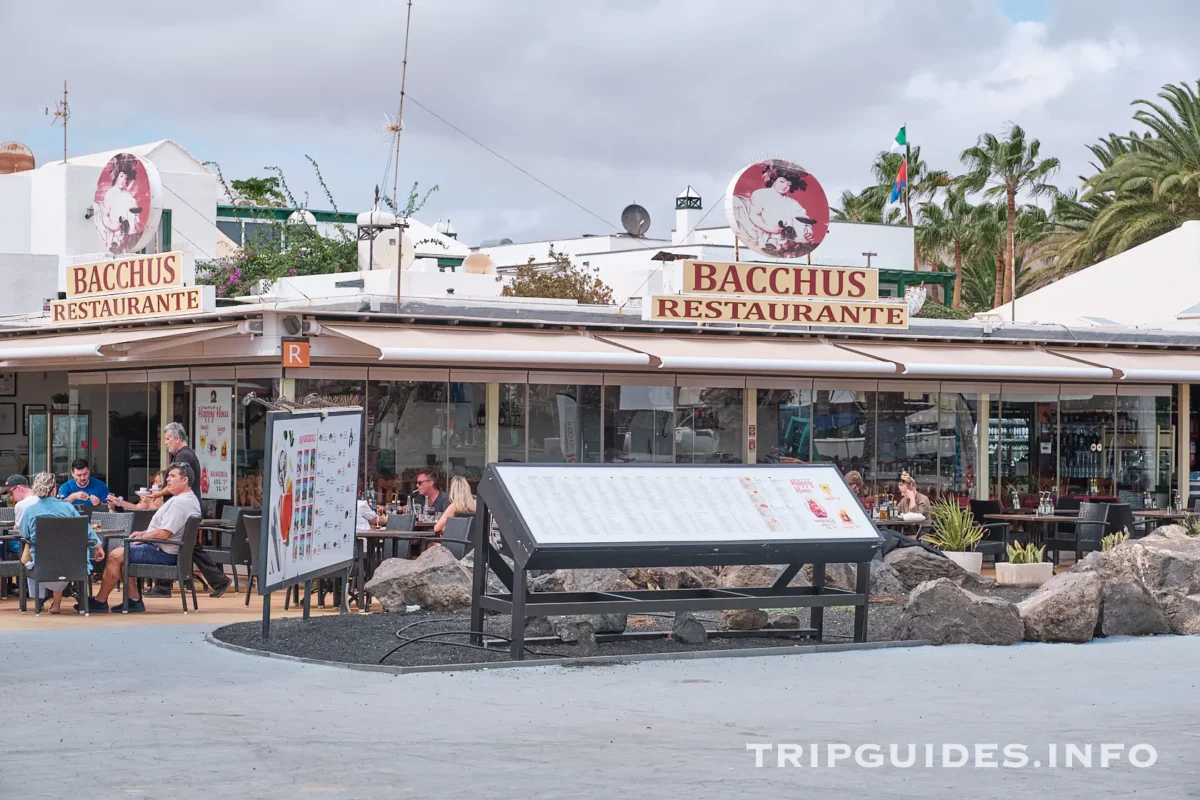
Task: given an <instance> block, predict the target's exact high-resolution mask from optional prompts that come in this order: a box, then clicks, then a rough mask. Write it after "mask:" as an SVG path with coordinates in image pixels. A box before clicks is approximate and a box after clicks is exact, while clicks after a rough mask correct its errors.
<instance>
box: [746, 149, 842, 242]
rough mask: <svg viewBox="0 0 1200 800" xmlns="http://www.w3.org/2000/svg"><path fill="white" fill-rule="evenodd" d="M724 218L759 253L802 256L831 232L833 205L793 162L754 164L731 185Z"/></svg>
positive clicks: (819, 186) (804, 170)
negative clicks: (831, 206)
mask: <svg viewBox="0 0 1200 800" xmlns="http://www.w3.org/2000/svg"><path fill="white" fill-rule="evenodd" d="M725 215H726V216H727V217H728V218H729V225H730V227H731V228H733V233H734V235H735V236H737V238H738V241H740V242H741V243H742V244H744V245H746V246H747V247H749V248H750V249H751V250H753V251H754V252H756V253H761V254H762V255H764V256H772V257H774V258H799V257H800V256H803V255H807V254H808V253H811V252H812V251H813V250H815V249H816V248H817V245H819V244H820V243H821V240H822V239H824V238H825V232H826V231H827V230H829V201H828V200H827V199H826V198H825V190H824V189H822V188H821V184H820V183H818V182H817V179H816V178H814V177H813V176H812V174H811V173H809V172H808V170H806V169H804V167H801V166H799V165H797V164H793V163H792V162H790V161H781V160H779V159H774V158H773V159H769V160H767V161H760V162H758V163H757V164H751V165H750V166H748V167H746V168H745V169H743V170H742V171H740V172H739V173H738V174H737V175H734V176H733V180H732V181H730V183H729V188H728V189H727V190H726V191H725Z"/></svg>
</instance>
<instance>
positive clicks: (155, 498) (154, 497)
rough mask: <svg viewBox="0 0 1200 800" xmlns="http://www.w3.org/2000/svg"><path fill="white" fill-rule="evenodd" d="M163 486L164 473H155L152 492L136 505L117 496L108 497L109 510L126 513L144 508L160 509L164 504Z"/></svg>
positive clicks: (143, 496)
mask: <svg viewBox="0 0 1200 800" xmlns="http://www.w3.org/2000/svg"><path fill="white" fill-rule="evenodd" d="M162 485H163V474H162V472H156V473H154V477H153V479H152V480H151V481H150V491H148V492H146V494H144V495H141V496H139V497H138V501H137V502H136V503H131V502H129V501H128V500H122V499H121V498H119V497H117V496H116V495H115V494H110V495H109V496H108V510H109V511H116V510H117V509H124V510H126V511H134V510H139V509H143V508H159V507H160V506H161V505H162V504H163V495H162V493H161V491H160V490H161V489H162Z"/></svg>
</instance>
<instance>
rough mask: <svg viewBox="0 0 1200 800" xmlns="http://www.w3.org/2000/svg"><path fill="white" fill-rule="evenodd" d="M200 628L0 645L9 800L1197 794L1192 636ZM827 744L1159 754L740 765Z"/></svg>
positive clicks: (1196, 649)
mask: <svg viewBox="0 0 1200 800" xmlns="http://www.w3.org/2000/svg"><path fill="white" fill-rule="evenodd" d="M206 629H207V627H202V626H183V625H178V626H147V627H121V628H106V629H95V628H93V629H87V628H83V629H78V628H77V629H73V630H45V631H18V632H5V633H0V674H2V675H3V676H4V682H5V684H6V692H5V706H4V708H5V711H6V712H7V713H6V714H5V715H4V716H5V719H4V722H3V723H2V724H0V751H2V752H3V753H4V754H5V755H4V756H3V758H0V797H13V798H62V797H86V798H89V799H90V798H107V797H129V796H143V795H152V796H171V797H177V798H191V797H205V798H208V797H228V798H234V797H255V798H273V797H288V798H297V797H306V796H326V797H350V798H375V797H381V798H382V797H386V798H391V797H418V798H458V797H463V798H486V797H497V798H508V797H530V798H543V797H544V798H574V797H579V798H606V797H622V796H634V797H665V796H675V795H679V794H686V795H687V796H688V797H689V798H709V797H712V798H751V797H771V798H777V797H796V796H800V795H802V794H803V795H810V794H811V793H812V792H813V791H821V790H831V791H836V792H839V793H841V792H844V793H846V796H860V797H869V798H873V799H874V800H880V799H882V798H906V799H907V798H912V797H921V798H955V800H959V799H960V798H964V797H967V798H972V799H974V798H993V797H995V798H1005V800H1012V798H1019V797H1038V798H1044V797H1046V796H1049V795H1050V793H1053V795H1052V796H1053V798H1054V800H1069V798H1088V800H1092V799H1093V798H1095V797H1105V798H1123V797H1134V796H1137V797H1154V798H1166V799H1167V800H1173V799H1174V798H1189V797H1197V798H1200V774H1198V772H1200V692H1198V691H1197V685H1196V684H1197V677H1196V676H1197V674H1198V671H1197V665H1198V664H1200V637H1190V638H1161V639H1146V640H1138V641H1130V640H1125V641H1111V642H1103V643H1097V644H1092V645H1085V646H1078V647H1077V646H1066V645H1058V646H1045V645H1023V646H1019V647H1015V648H990V649H989V648H981V647H949V648H917V649H907V650H891V651H876V652H860V653H845V654H822V655H815V656H813V655H808V656H789V657H773V658H759V659H724V660H712V661H699V662H695V661H693V662H666V663H648V664H641V665H626V666H617V667H603V668H601V667H592V668H561V667H551V668H526V669H518V670H497V671H491V672H472V673H459V674H427V675H409V676H401V677H394V676H388V675H377V674H371V673H363V672H352V671H345V670H340V669H335V668H327V667H315V666H307V665H302V664H295V663H290V662H286V661H281V660H278V659H265V658H258V657H252V656H245V655H241V654H238V653H232V652H228V651H225V650H221V649H218V648H216V647H213V646H212V645H209V644H207V643H205V642H204V641H203V634H204V631H205V630H206ZM813 741H816V742H823V743H838V742H845V743H849V744H851V745H852V746H854V745H859V744H870V743H879V744H883V745H885V746H886V745H888V744H893V743H896V744H906V743H909V742H914V743H925V742H932V743H935V744H937V745H939V746H940V745H941V744H945V743H950V744H954V743H964V744H968V745H973V744H975V743H992V742H998V743H1019V744H1026V745H1028V746H1029V758H1030V760H1031V761H1032V760H1033V759H1034V758H1037V757H1039V756H1041V757H1042V758H1045V756H1044V755H1043V754H1044V753H1046V752H1047V748H1048V746H1049V744H1050V743H1060V746H1061V744H1062V743H1066V742H1075V743H1082V742H1095V743H1100V742H1121V743H1126V744H1129V745H1132V744H1134V743H1138V742H1146V743H1150V744H1152V745H1154V746H1155V747H1156V748H1157V752H1158V761H1157V764H1155V765H1154V766H1153V767H1151V768H1148V769H1134V768H1132V767H1130V766H1128V765H1127V764H1125V763H1122V764H1120V765H1119V766H1116V767H1114V768H1111V769H1107V770H1100V769H1092V770H1086V769H1080V768H1077V769H1073V770H1069V771H1068V770H1062V769H1060V770H1054V771H1051V770H1049V769H1047V768H1045V765H1043V768H1041V769H1034V768H1032V767H1031V768H1028V769H1024V770H1011V769H999V770H997V769H971V768H964V769H924V768H921V767H919V766H918V767H916V768H912V769H897V768H893V767H883V768H881V769H866V768H862V767H855V766H841V767H838V768H835V769H820V770H813V769H810V768H808V767H804V768H800V769H796V768H785V769H778V768H762V769H756V768H755V767H754V755H753V753H750V752H747V750H746V743H747V742H776V743H779V742H783V743H791V742H797V743H808V742H813ZM118 748H121V749H118ZM122 750H127V752H126V753H122V752H121V751H122ZM1097 753H1098V750H1097ZM1096 757H1097V758H1098V755H1097V756H1096ZM806 758H807V756H805V762H804V763H807V762H806ZM922 761H923V756H920V757H919V760H918V764H920V763H922ZM767 763H769V764H773V763H775V761H774V758H773V755H769V756H768V759H767ZM118 771H119V772H118Z"/></svg>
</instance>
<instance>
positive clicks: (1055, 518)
mask: <svg viewBox="0 0 1200 800" xmlns="http://www.w3.org/2000/svg"><path fill="white" fill-rule="evenodd" d="M983 518H984V519H985V520H989V521H991V522H1008V523H1014V524H1015V525H1020V526H1021V527H1025V528H1028V527H1029V523H1031V522H1040V523H1041V524H1042V531H1041V538H1040V539H1037V542H1036V543H1040V542H1044V541H1045V540H1046V530H1047V528H1049V526H1051V525H1057V524H1058V523H1060V522H1061V523H1063V524H1067V525H1071V524H1074V523H1077V522H1079V518H1078V517H1077V516H1074V515H1072V514H1044V515H1042V516H1038V515H1037V514H1013V513H1006V514H984V515H983ZM1030 536H1031V537H1033V536H1034V535H1033V534H1032V533H1031V534H1030ZM1035 538H1036V537H1035Z"/></svg>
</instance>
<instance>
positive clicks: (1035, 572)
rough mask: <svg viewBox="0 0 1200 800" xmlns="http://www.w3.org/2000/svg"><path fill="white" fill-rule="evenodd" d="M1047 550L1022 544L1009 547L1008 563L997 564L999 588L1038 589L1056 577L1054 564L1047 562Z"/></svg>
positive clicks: (1018, 543) (1000, 562) (999, 562)
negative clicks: (1022, 587) (1021, 587)
mask: <svg viewBox="0 0 1200 800" xmlns="http://www.w3.org/2000/svg"><path fill="white" fill-rule="evenodd" d="M1045 555H1046V548H1044V547H1036V546H1034V545H1033V543H1030V544H1027V545H1022V544H1021V543H1020V542H1017V543H1015V544H1010V545H1009V546H1008V561H1007V562H1004V561H997V562H996V585H997V586H1024V587H1027V588H1030V589H1036V588H1037V587H1038V586H1041V585H1042V584H1043V583H1045V582H1046V581H1048V580H1050V579H1051V578H1052V577H1054V564H1052V563H1050V562H1049V561H1045V560H1044V558H1045Z"/></svg>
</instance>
